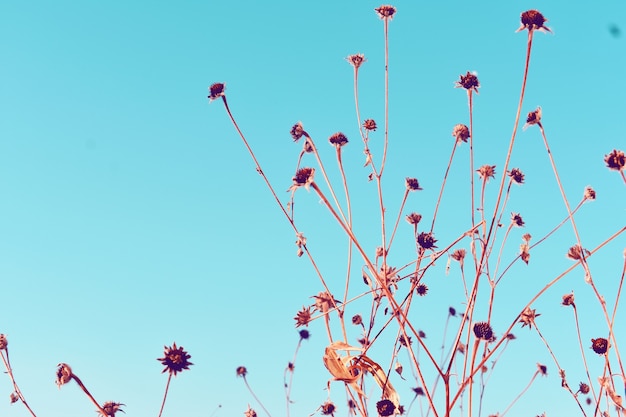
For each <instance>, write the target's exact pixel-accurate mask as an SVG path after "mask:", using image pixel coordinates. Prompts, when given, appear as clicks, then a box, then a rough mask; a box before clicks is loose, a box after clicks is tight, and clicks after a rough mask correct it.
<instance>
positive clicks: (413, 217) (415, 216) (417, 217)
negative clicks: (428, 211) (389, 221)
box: [406, 213, 422, 226]
mask: <svg viewBox="0 0 626 417" xmlns="http://www.w3.org/2000/svg"><path fill="white" fill-rule="evenodd" d="M421 220H422V215H421V214H419V213H410V214H407V216H406V221H407V222H409V224H412V225H413V226H416V225H417V224H418V223H419V222H420V221H421Z"/></svg>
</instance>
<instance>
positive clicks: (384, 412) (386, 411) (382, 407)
mask: <svg viewBox="0 0 626 417" xmlns="http://www.w3.org/2000/svg"><path fill="white" fill-rule="evenodd" d="M376 410H377V411H378V415H380V416H381V417H388V416H391V415H393V413H394V412H395V411H396V405H395V404H394V403H393V402H391V400H388V399H384V400H380V401H378V402H377V403H376Z"/></svg>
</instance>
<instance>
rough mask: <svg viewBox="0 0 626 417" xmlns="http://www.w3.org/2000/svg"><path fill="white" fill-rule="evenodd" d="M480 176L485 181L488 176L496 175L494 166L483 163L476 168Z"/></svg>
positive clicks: (487, 179)
mask: <svg viewBox="0 0 626 417" xmlns="http://www.w3.org/2000/svg"><path fill="white" fill-rule="evenodd" d="M476 172H478V175H479V176H480V178H481V179H482V180H483V181H485V182H487V181H489V178H493V177H494V175H496V166H495V165H483V166H481V167H480V168H478V169H477V170H476Z"/></svg>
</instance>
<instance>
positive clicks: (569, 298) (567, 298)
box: [561, 293, 575, 306]
mask: <svg viewBox="0 0 626 417" xmlns="http://www.w3.org/2000/svg"><path fill="white" fill-rule="evenodd" d="M561 304H563V305H564V306H574V305H575V304H574V293H570V294H565V295H564V296H563V301H562V302H561Z"/></svg>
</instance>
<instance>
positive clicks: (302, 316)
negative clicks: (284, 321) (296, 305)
mask: <svg viewBox="0 0 626 417" xmlns="http://www.w3.org/2000/svg"><path fill="white" fill-rule="evenodd" d="M294 320H295V321H296V327H300V326H308V325H309V322H310V321H311V307H304V306H302V310H300V311H298V312H297V313H296V317H294Z"/></svg>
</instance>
